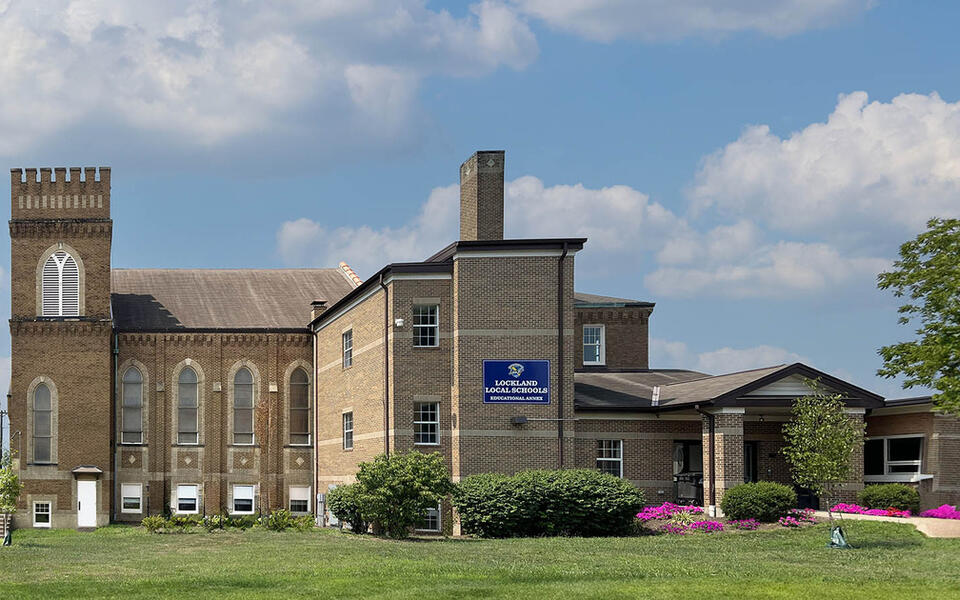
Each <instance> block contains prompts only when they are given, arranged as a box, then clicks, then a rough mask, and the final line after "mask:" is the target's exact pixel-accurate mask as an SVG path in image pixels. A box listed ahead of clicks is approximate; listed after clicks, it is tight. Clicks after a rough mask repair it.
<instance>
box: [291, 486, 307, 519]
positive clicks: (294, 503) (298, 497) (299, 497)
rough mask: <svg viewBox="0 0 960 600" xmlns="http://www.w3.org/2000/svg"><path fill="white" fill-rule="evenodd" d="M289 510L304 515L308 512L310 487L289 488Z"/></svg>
mask: <svg viewBox="0 0 960 600" xmlns="http://www.w3.org/2000/svg"><path fill="white" fill-rule="evenodd" d="M290 512H291V513H293V514H295V515H305V514H307V513H309V512H310V488H308V487H291V488H290Z"/></svg>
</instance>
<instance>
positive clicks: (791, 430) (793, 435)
mask: <svg viewBox="0 0 960 600" xmlns="http://www.w3.org/2000/svg"><path fill="white" fill-rule="evenodd" d="M807 385H808V386H809V387H810V393H809V394H807V395H806V396H804V397H802V398H799V399H798V400H797V401H796V403H795V404H794V405H793V410H792V417H791V419H790V421H788V422H787V423H786V424H785V425H784V426H783V437H784V440H785V441H786V447H784V449H783V455H784V456H785V457H786V459H787V463H788V464H789V465H790V472H791V474H792V476H793V481H794V482H795V483H796V484H797V485H798V486H800V487H803V488H807V489H809V490H810V491H811V492H813V493H814V494H816V495H817V496H818V497H821V498H823V499H825V500H826V501H827V512H828V514H829V516H830V523H831V525H832V524H833V511H831V510H830V508H831V506H832V505H833V502H834V500H835V499H836V498H837V492H838V491H839V488H840V485H841V484H843V483H844V482H845V481H847V480H848V479H849V477H850V470H851V466H852V465H851V461H852V458H853V455H854V452H855V451H856V450H857V449H858V448H861V447H862V446H863V432H864V427H865V425H864V423H863V420H862V419H861V420H856V419H852V418H850V415H848V414H847V412H846V404H844V402H843V398H842V397H841V396H840V395H839V394H828V393H826V392H825V391H824V390H823V388H822V387H821V386H820V385H819V383H818V382H816V381H810V380H808V381H807Z"/></svg>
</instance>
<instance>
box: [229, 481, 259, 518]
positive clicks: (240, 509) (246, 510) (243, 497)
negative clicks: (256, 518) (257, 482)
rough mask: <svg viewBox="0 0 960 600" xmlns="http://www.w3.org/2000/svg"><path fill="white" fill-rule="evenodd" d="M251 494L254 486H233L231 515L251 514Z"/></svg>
mask: <svg viewBox="0 0 960 600" xmlns="http://www.w3.org/2000/svg"><path fill="white" fill-rule="evenodd" d="M253 493H254V486H252V485H235V486H233V514H235V515H252V514H253Z"/></svg>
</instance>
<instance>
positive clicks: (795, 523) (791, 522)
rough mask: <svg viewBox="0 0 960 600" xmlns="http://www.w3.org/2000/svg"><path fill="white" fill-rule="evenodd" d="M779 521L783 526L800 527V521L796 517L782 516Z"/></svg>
mask: <svg viewBox="0 0 960 600" xmlns="http://www.w3.org/2000/svg"><path fill="white" fill-rule="evenodd" d="M777 522H778V523H780V525H781V526H783V527H800V521H799V520H798V519H797V518H796V517H780V518H779V519H778V520H777Z"/></svg>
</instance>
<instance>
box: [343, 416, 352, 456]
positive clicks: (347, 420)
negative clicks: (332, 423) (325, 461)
mask: <svg viewBox="0 0 960 600" xmlns="http://www.w3.org/2000/svg"><path fill="white" fill-rule="evenodd" d="M343 449H344V450H352V449H353V413H352V412H345V413H343Z"/></svg>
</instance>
